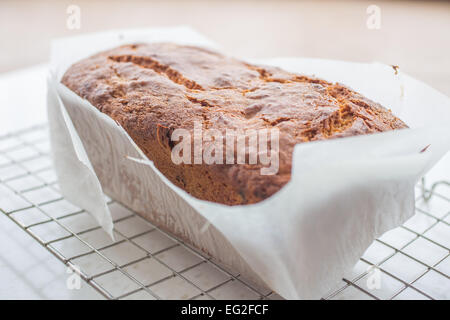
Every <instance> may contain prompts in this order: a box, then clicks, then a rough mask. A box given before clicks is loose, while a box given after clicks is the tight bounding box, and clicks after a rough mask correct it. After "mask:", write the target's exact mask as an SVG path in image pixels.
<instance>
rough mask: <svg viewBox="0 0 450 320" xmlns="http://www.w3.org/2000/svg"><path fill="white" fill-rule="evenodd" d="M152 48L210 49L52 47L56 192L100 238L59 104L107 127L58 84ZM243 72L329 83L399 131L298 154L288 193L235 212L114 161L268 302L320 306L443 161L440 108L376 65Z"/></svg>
mask: <svg viewBox="0 0 450 320" xmlns="http://www.w3.org/2000/svg"><path fill="white" fill-rule="evenodd" d="M152 41H170V42H177V43H186V44H193V45H200V46H206V47H215V46H214V44H213V43H212V42H210V41H209V40H207V39H205V38H204V37H203V36H201V35H199V34H198V33H196V32H194V31H193V30H191V29H189V28H186V27H176V28H162V29H144V30H126V31H123V30H120V31H111V32H107V33H101V34H92V35H88V36H79V37H75V38H69V39H60V40H57V41H55V42H54V44H53V50H52V60H51V70H50V74H49V78H48V82H49V86H48V87H49V94H48V96H49V98H48V113H49V123H50V131H51V141H52V148H53V154H54V158H55V167H56V171H57V174H58V177H59V184H60V187H61V191H62V193H63V195H64V196H65V197H67V198H68V199H69V200H70V201H72V202H74V203H75V204H77V205H78V206H80V207H82V208H84V209H86V210H88V211H89V212H90V213H91V214H92V215H93V216H94V217H95V218H96V219H97V221H98V222H99V224H100V225H101V226H102V227H103V228H104V229H105V230H106V231H107V232H109V233H110V234H111V230H112V220H111V215H110V213H109V211H108V207H107V206H106V204H105V200H104V197H103V194H102V186H101V185H100V183H99V180H98V179H97V176H96V174H95V172H94V170H93V168H92V165H91V164H90V161H89V158H88V156H87V154H86V152H85V151H84V147H83V141H81V139H80V138H79V135H78V133H77V132H76V129H75V128H74V126H73V124H72V122H71V118H70V116H69V115H68V113H67V111H66V109H65V105H64V103H63V101H65V103H68V101H70V103H76V104H79V107H80V108H87V109H90V110H91V109H92V115H93V117H95V118H96V119H97V118H98V120H101V121H103V122H104V123H105V124H106V123H111V121H112V120H111V119H110V118H108V117H107V116H106V115H104V114H102V113H100V112H96V109H95V108H94V107H93V106H92V105H91V104H90V103H89V102H87V101H85V100H83V99H81V98H79V97H78V96H76V95H75V94H74V93H72V92H71V91H70V90H68V89H67V88H66V87H64V86H63V85H61V84H60V83H59V81H60V79H61V77H62V75H63V74H64V72H65V70H66V69H67V68H68V67H69V66H70V65H71V64H72V63H74V62H76V61H77V60H80V59H82V58H84V57H87V56H89V55H91V54H94V53H96V52H98V51H101V50H105V49H108V48H112V47H115V46H118V45H120V44H124V43H133V42H152ZM250 62H256V63H263V64H270V65H276V66H280V67H282V68H284V69H286V70H288V71H293V72H298V73H302V74H306V75H315V76H317V77H320V78H323V79H325V80H328V81H334V82H341V83H343V84H345V85H347V86H349V87H351V88H353V89H355V90H357V91H359V92H360V93H362V94H364V95H366V96H367V97H369V98H371V99H372V100H375V101H377V102H380V103H381V104H383V105H385V106H389V107H390V108H391V109H392V111H393V112H394V114H396V115H397V116H399V117H400V118H401V119H402V120H404V121H405V122H406V123H407V124H408V125H409V126H410V127H411V129H404V130H398V131H395V132H386V133H379V134H374V135H369V136H360V137H351V138H344V139H338V140H329V141H318V142H311V143H305V144H299V145H297V146H296V148H295V150H294V157H293V172H292V179H291V181H290V182H289V183H288V184H287V185H286V186H285V187H284V188H283V189H282V190H281V191H280V192H278V193H277V194H275V195H274V196H272V197H271V198H269V199H267V200H265V201H263V202H260V203H258V204H254V205H246V206H233V207H229V206H225V205H220V204H216V203H211V202H207V201H202V200H198V199H196V198H193V197H192V196H190V195H189V194H187V193H186V192H185V191H183V190H181V189H180V188H178V187H176V186H174V185H173V184H172V183H171V182H170V181H168V180H167V179H166V178H165V177H164V176H163V175H162V174H161V173H160V172H159V171H158V170H157V169H156V168H155V167H154V165H153V163H152V162H151V161H149V160H148V159H147V158H146V157H145V156H144V155H143V153H142V152H140V150H137V153H136V154H138V156H136V155H129V154H124V155H123V156H124V157H129V158H130V159H129V161H130V163H131V162H133V163H134V165H135V164H136V161H137V162H139V163H141V164H142V165H143V166H148V167H149V168H151V169H152V170H153V171H154V174H155V177H156V178H155V179H154V180H152V183H153V184H154V186H155V190H160V188H159V187H158V186H159V185H165V186H167V187H169V188H170V189H171V190H172V191H173V192H174V193H175V194H176V197H178V200H179V201H176V203H177V204H179V203H181V204H182V205H183V206H186V207H190V208H192V209H194V210H195V211H196V212H198V214H199V215H202V216H203V217H205V218H206V219H207V220H208V221H209V222H210V223H211V224H212V225H213V226H214V227H215V228H217V229H218V230H219V231H220V232H221V233H222V234H223V235H224V236H225V237H226V238H227V239H228V240H229V242H230V243H231V244H232V246H233V247H234V248H235V249H236V251H237V252H238V253H239V254H240V255H241V256H242V258H243V259H244V260H245V261H246V262H247V263H248V264H249V265H250V266H251V268H252V269H253V270H254V272H255V273H256V274H257V275H258V276H259V277H260V278H261V279H262V280H263V281H264V282H265V283H266V284H267V285H268V286H269V287H270V288H272V289H273V290H274V291H276V292H278V293H279V294H280V295H281V296H283V297H284V298H287V299H310V298H313V299H315V298H320V297H321V296H322V295H323V294H325V293H327V292H328V291H329V290H330V289H331V288H332V287H333V286H334V285H335V284H336V283H337V282H338V281H339V280H340V279H341V278H342V276H343V275H344V274H345V273H346V272H348V271H349V270H351V268H352V267H353V265H354V264H355V263H356V262H357V261H358V259H359V257H360V256H361V255H362V253H363V252H364V251H365V249H366V248H367V247H368V246H369V245H370V244H371V242H372V241H373V240H374V239H375V238H376V237H378V236H380V235H381V234H382V233H384V232H386V231H387V230H389V229H391V228H394V227H396V226H398V225H400V224H401V223H403V222H404V221H406V219H408V218H409V217H411V216H412V215H413V213H414V185H415V183H416V182H417V181H418V179H419V178H420V177H421V176H422V175H423V174H424V173H425V172H426V171H427V170H429V169H430V168H431V167H432V166H433V165H434V164H435V163H436V162H437V161H438V160H439V159H440V158H441V157H442V156H443V155H444V154H445V153H446V152H447V151H448V150H449V149H450V127H449V124H450V101H449V99H448V98H447V97H446V96H444V95H442V94H440V93H439V92H437V91H435V90H434V89H432V88H430V87H429V86H427V85H425V84H423V83H421V82H419V81H417V80H415V79H413V78H411V77H409V76H407V75H405V74H402V73H401V71H400V73H399V74H398V75H396V74H395V73H394V70H393V69H392V68H391V67H390V66H385V65H381V64H375V63H373V64H363V63H351V62H341V61H330V60H319V59H305V58H275V59H269V60H261V61H250ZM94 109H95V110H94ZM95 129H97V130H98V129H99V128H95ZM93 130H94V129H93ZM117 130H121V131H122V135H123V136H124V137H125V136H126V137H127V140H124V141H122V142H121V143H130V144H132V145H134V143H133V142H132V141H131V139H130V138H129V137H128V135H127V134H126V132H125V131H124V130H123V129H122V128H120V127H119V126H117ZM134 147H135V148H137V146H135V145H134ZM426 147H428V148H426ZM425 148H426V150H425V151H424V152H421V151H422V150H424V149H425ZM137 149H138V148H137ZM135 150H136V149H135ZM155 192H156V191H155ZM162 197H164V195H162ZM161 201H162V199H161Z"/></svg>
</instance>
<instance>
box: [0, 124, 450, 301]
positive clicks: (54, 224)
mask: <svg viewBox="0 0 450 320" xmlns="http://www.w3.org/2000/svg"><path fill="white" fill-rule="evenodd" d="M48 152H49V141H48V134H47V126H46V125H40V126H36V127H33V128H30V129H27V130H23V131H20V132H16V133H13V134H9V135H6V136H3V137H0V192H4V193H5V194H6V195H7V196H6V197H3V198H2V197H0V211H1V212H3V213H4V214H5V215H6V216H8V217H9V218H10V219H11V220H12V221H13V222H15V223H16V224H17V225H18V226H19V227H20V228H22V229H23V230H24V231H26V232H27V233H28V234H29V235H31V236H32V237H33V238H34V239H35V240H36V241H38V242H39V243H40V244H41V245H42V246H44V247H45V248H46V249H47V250H48V251H50V252H51V253H52V254H53V255H55V256H56V257H57V258H58V259H60V260H61V261H62V262H63V263H64V264H66V265H67V266H69V267H71V268H72V269H74V270H77V272H79V274H80V276H81V277H82V279H84V280H85V281H86V282H87V283H88V284H89V285H91V286H92V287H93V288H95V289H96V290H97V291H98V292H99V293H101V294H102V295H103V296H104V297H105V298H107V299H279V298H280V297H279V296H278V295H277V294H276V293H273V292H271V291H268V290H267V289H264V288H259V287H257V286H255V285H254V284H252V283H250V282H248V281H246V280H245V279H243V278H242V277H241V276H240V275H239V274H235V273H233V272H232V271H230V270H226V269H225V268H223V267H222V266H220V265H218V264H217V263H216V262H215V261H213V260H212V259H211V258H210V257H207V256H205V255H204V254H202V253H200V252H198V251H197V250H195V249H194V248H191V247H190V246H188V245H187V244H185V243H184V242H183V241H180V240H179V239H176V238H174V237H173V236H171V235H169V234H167V233H165V232H164V231H162V230H160V229H159V228H158V227H156V226H154V225H152V224H150V223H149V222H147V221H145V220H143V219H142V218H141V217H139V216H138V215H137V214H136V213H133V212H131V211H130V210H128V209H127V208H125V207H124V206H122V205H121V204H119V203H117V202H115V201H114V200H111V199H108V198H107V199H108V205H109V206H110V209H111V212H112V214H113V219H114V223H115V229H114V233H115V236H116V240H115V241H114V242H113V243H111V241H110V240H109V239H107V237H106V235H105V234H104V233H103V232H102V230H101V229H100V227H98V226H96V224H95V222H94V221H93V219H92V218H90V216H89V215H88V214H87V213H86V212H85V211H84V210H81V209H79V208H76V207H75V206H73V205H72V204H70V203H69V202H67V201H66V200H64V199H63V197H62V196H61V195H60V193H59V191H58V184H57V181H56V176H55V174H54V172H53V169H52V165H51V161H50V158H49V154H48ZM425 191H426V192H427V196H430V195H431V197H430V200H429V201H428V202H425V200H424V198H425V197H419V198H418V199H417V207H418V209H417V214H416V215H415V216H414V217H413V218H412V219H411V220H409V221H408V222H407V223H406V224H405V225H403V226H402V227H400V228H398V229H396V230H394V231H391V232H389V233H387V234H385V235H383V236H382V237H381V238H380V239H377V240H376V241H375V242H374V244H373V245H372V246H371V247H370V248H369V249H368V250H367V251H366V253H365V254H364V256H363V257H362V258H361V260H360V262H359V263H358V264H357V266H356V267H355V270H354V271H353V273H352V274H351V275H348V276H347V277H345V278H344V279H343V282H342V283H341V285H340V286H338V287H337V288H336V290H333V292H332V293H330V294H328V295H327V296H325V297H324V299H405V298H424V299H450V277H449V274H450V249H449V247H450V188H448V190H445V189H442V188H435V187H433V188H431V189H430V190H425ZM2 199H3V200H2ZM433 201H434V202H433ZM436 201H437V202H438V203H439V206H438V207H433V206H432V207H431V212H430V210H429V209H430V208H429V207H430V206H429V204H430V203H435V202H436ZM435 210H436V211H435ZM369 267H370V268H369ZM374 268H375V270H379V274H380V280H381V284H380V286H379V287H376V288H370V289H369V287H368V278H369V277H371V276H373V270H374Z"/></svg>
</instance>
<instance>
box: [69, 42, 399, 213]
mask: <svg viewBox="0 0 450 320" xmlns="http://www.w3.org/2000/svg"><path fill="white" fill-rule="evenodd" d="M62 83H63V84H64V85H65V86H67V87H68V88H69V89H71V90H72V91H73V92H75V93H76V94H78V95H79V96H80V97H82V98H84V99H86V100H88V101H89V102H90V103H91V104H92V105H93V106H94V107H96V108H97V109H98V110H100V111H101V112H103V113H105V114H107V115H108V116H110V117H111V118H112V119H114V120H115V121H116V122H117V123H118V124H120V125H121V126H122V127H123V128H124V129H125V130H126V131H127V133H128V134H129V135H130V137H131V138H132V139H133V140H134V142H135V143H136V144H137V146H139V147H140V149H141V150H142V151H143V152H144V154H145V155H146V156H147V157H148V158H149V159H150V160H152V161H153V162H154V164H155V166H156V167H157V168H158V169H159V170H160V171H161V172H162V173H163V174H164V175H165V176H166V177H167V178H168V179H169V180H170V181H172V182H173V183H174V184H175V185H177V186H178V187H180V188H182V189H184V190H185V191H187V192H188V193H190V194H191V195H193V196H195V197H197V198H199V199H203V200H209V201H214V202H218V203H222V204H227V205H240V204H251V203H256V202H259V201H261V200H264V199H266V198H268V197H270V196H271V195H273V194H274V193H275V192H277V191H278V190H280V189H281V188H282V187H283V186H284V185H285V184H286V183H287V182H288V181H289V179H290V177H291V162H292V152H293V149H294V146H295V145H296V144H298V143H306V142H309V141H316V140H322V139H332V138H341V137H348V136H356V135H362V134H370V133H376V132H383V131H389V130H394V129H401V128H406V125H405V124H404V123H403V122H402V121H401V120H399V119H398V118H397V117H395V116H394V115H393V114H392V113H391V112H390V111H389V110H387V109H385V108H384V107H382V106H381V105H380V104H378V103H376V102H373V101H371V100H369V99H367V98H365V97H364V96H362V95H361V94H359V93H357V92H355V91H353V90H351V89H349V88H347V87H345V86H343V85H341V84H335V83H330V82H327V81H324V80H321V79H316V78H312V77H307V76H304V75H300V74H295V73H290V72H287V71H284V70H282V69H280V68H275V67H269V66H257V65H252V64H248V63H245V62H243V61H239V60H237V59H234V58H230V57H227V56H224V55H222V54H220V53H217V52H214V51H211V50H209V49H205V48H200V47H194V46H185V45H177V44H172V43H151V44H132V45H124V46H121V47H118V48H114V49H111V50H108V51H105V52H101V53H98V54H96V55H93V56H91V57H89V58H86V59H84V60H82V61H79V62H77V63H75V64H74V65H72V66H71V67H70V68H69V69H68V70H67V72H66V73H65V75H64V76H63V78H62ZM195 123H200V124H202V127H203V128H204V129H210V128H213V129H217V130H219V132H225V131H226V130H227V129H236V130H238V129H242V128H245V129H255V130H260V129H264V128H266V129H273V128H277V129H278V130H279V167H278V171H277V172H276V174H272V175H263V174H261V170H260V169H261V167H262V166H263V164H261V163H256V164H250V163H243V164H238V163H233V164H226V163H225V164H220V163H213V164H206V163H200V164H195V163H178V164H176V163H174V161H172V158H171V154H172V153H171V151H172V149H173V148H174V147H175V145H176V143H174V141H173V140H172V139H171V134H172V133H173V132H174V130H175V129H179V128H183V129H186V130H188V131H189V132H192V131H193V129H194V125H195ZM330 161H332V159H330Z"/></svg>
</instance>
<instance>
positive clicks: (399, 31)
mask: <svg viewBox="0 0 450 320" xmlns="http://www.w3.org/2000/svg"><path fill="white" fill-rule="evenodd" d="M73 5H75V6H77V7H78V8H79V11H80V12H79V18H80V19H79V25H78V26H75V27H74V26H73V25H72V27H69V26H68V25H67V22H68V18H69V16H71V13H72V14H73V13H74V12H73V11H71V12H69V13H68V9H69V7H70V6H73ZM374 6H375V7H374ZM179 24H185V25H190V26H192V27H194V28H195V29H197V30H198V31H200V32H201V33H203V34H205V35H206V36H208V37H209V38H211V39H212V40H214V41H215V42H217V43H218V44H219V45H221V46H222V48H223V51H225V52H227V53H229V54H232V55H234V56H237V57H243V58H246V57H250V58H253V57H257V58H264V57H273V56H304V57H316V58H328V59H340V60H349V61H361V62H371V61H379V62H383V63H386V64H393V65H399V66H400V68H401V69H402V70H403V71H404V72H406V73H408V74H410V75H412V76H414V77H416V78H418V79H420V80H423V81H425V82H426V83H428V84H430V85H432V86H433V87H435V88H436V89H438V90H440V91H441V92H443V93H445V94H447V95H449V96H450V59H449V57H450V2H445V1H379V0H373V1H269V0H263V1H237V0H235V1H233V0H231V1H230V0H209V1H138V0H131V1H118V0H117V1H99V0H97V1H92V0H90V1H88V0H70V1H48V0H46V1H43V0H34V1H18V0H15V1H1V2H0V39H1V50H0V72H7V71H11V70H15V69H18V68H23V67H28V66H32V65H34V64H38V63H43V62H45V61H46V60H47V59H48V56H49V48H50V40H51V39H52V38H54V37H61V36H70V35H76V34H80V33H86V32H93V31H101V30H107V29H112V28H127V27H130V28H133V27H150V26H170V25H179ZM78 27H79V28H78Z"/></svg>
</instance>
